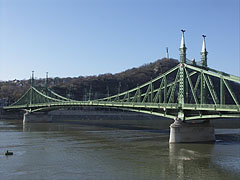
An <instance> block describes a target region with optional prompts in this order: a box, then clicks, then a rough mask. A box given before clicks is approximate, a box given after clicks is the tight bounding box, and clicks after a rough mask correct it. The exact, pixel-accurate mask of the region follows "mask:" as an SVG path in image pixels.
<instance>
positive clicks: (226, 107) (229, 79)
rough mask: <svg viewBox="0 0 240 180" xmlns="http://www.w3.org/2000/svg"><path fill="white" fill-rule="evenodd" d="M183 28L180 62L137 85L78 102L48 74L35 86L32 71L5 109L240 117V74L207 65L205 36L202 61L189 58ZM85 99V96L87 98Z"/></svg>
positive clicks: (178, 117) (192, 117) (171, 116)
mask: <svg viewBox="0 0 240 180" xmlns="http://www.w3.org/2000/svg"><path fill="white" fill-rule="evenodd" d="M184 32H185V31H182V41H181V46H180V63H179V64H178V65H177V66H176V67H174V68H172V69H170V70H169V71H167V72H165V73H164V74H161V75H159V76H158V77H156V78H154V79H151V80H150V81H149V82H146V83H144V84H142V85H138V86H137V87H136V88H133V89H130V90H128V91H125V92H120V85H119V88H118V94H116V95H113V96H109V88H108V87H107V97H106V98H102V99H96V100H91V89H92V88H91V87H90V89H89V93H88V94H89V95H88V97H89V98H88V101H86V100H85V101H76V100H72V99H69V98H66V97H63V96H60V95H58V94H56V93H55V92H53V91H51V90H50V89H49V88H48V75H46V82H45V87H38V88H36V87H34V75H33V74H32V78H31V79H32V80H31V87H30V88H29V89H28V90H27V92H26V93H25V94H24V95H23V96H22V97H21V98H19V100H17V101H16V102H15V103H13V104H12V105H10V106H6V107H4V109H6V110H13V109H15V110H16V109H19V110H25V111H31V112H37V111H51V110H54V109H59V108H64V107H73V106H100V107H109V108H118V109H124V110H129V111H134V112H142V113H147V114H153V115H158V116H163V117H167V118H171V119H176V118H177V119H180V120H182V121H187V120H196V119H213V118H240V105H239V103H240V95H239V92H236V87H237V88H240V77H237V76H233V75H229V74H226V73H224V72H221V71H217V70H214V69H211V68H209V67H207V51H206V44H205V36H203V39H204V40H203V48H202V51H201V55H202V57H201V63H198V62H195V61H194V62H192V61H189V60H187V58H186V49H187V48H186V46H185V39H184ZM85 99H86V98H85Z"/></svg>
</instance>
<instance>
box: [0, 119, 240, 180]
mask: <svg viewBox="0 0 240 180" xmlns="http://www.w3.org/2000/svg"><path fill="white" fill-rule="evenodd" d="M216 133H217V142H216V143H215V144H169V143H168V138H169V130H168V129H163V130H159V129H158V130H154V129H152V130H150V129H122V128H117V127H114V128H113V127H103V126H101V127H98V126H86V125H80V124H66V123H59V124H58V123H48V124H47V123H45V124H44V123H32V124H26V125H23V124H22V122H21V121H19V120H0V179H1V180H15V179H16V180H21V179H23V180H32V179H46V180H50V179H51V180H61V179H63V180H70V179H81V180H85V179H86V180H95V179H96V180H141V179H143V180H145V179H146V180H154V179H156V180H157V179H169V180H176V179H180V180H185V179H191V180H192V179H193V180H195V179H196V180H198V179H199V180H202V179H212V180H215V179H216V180H221V179H226V180H231V179H232V180H237V179H240V139H239V137H240V130H239V129H231V130H230V129H223V130H216ZM7 150H10V151H12V152H13V153H14V155H13V156H5V155H4V153H5V152H6V151H7Z"/></svg>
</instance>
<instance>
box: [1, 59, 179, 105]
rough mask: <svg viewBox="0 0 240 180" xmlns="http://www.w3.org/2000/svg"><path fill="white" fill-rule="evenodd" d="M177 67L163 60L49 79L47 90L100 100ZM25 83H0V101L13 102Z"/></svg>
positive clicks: (27, 85) (25, 86)
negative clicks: (87, 74) (114, 71)
mask: <svg viewBox="0 0 240 180" xmlns="http://www.w3.org/2000/svg"><path fill="white" fill-rule="evenodd" d="M177 64H178V61H177V60H175V59H166V58H163V59H159V60H157V61H155V62H153V63H149V64H145V65H142V66H140V67H138V68H132V69H128V70H126V71H123V72H120V73H116V74H111V73H107V74H100V75H98V76H79V77H75V78H70V77H68V78H58V77H56V78H50V79H49V87H50V88H51V89H52V90H53V91H55V92H56V93H58V94H60V95H62V96H65V97H69V98H72V99H75V100H88V99H89V98H90V99H96V98H102V97H106V96H107V95H114V94H117V93H118V92H119V91H120V92H123V91H126V90H129V89H131V88H134V87H136V86H137V85H141V84H143V83H145V82H147V81H149V80H151V79H153V78H155V77H157V76H159V75H160V74H162V73H164V72H166V71H168V70H169V69H171V68H172V67H174V66H176V65H177ZM44 83H45V79H37V80H35V86H43V85H44ZM29 84H30V83H29V80H14V81H7V82H0V99H5V100H7V101H8V102H10V103H11V102H14V101H15V100H17V99H18V98H19V97H20V96H21V95H22V94H23V93H24V92H25V91H26V90H27V89H28V88H29Z"/></svg>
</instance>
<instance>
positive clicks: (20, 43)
mask: <svg viewBox="0 0 240 180" xmlns="http://www.w3.org/2000/svg"><path fill="white" fill-rule="evenodd" d="M239 3H240V1H239V0H0V80H13V79H28V78H29V77H30V75H31V71H32V70H34V71H35V76H36V77H37V78H44V77H45V73H46V72H49V75H50V77H77V76H81V75H83V76H87V75H98V74H103V73H116V72H121V71H124V70H126V69H129V68H132V67H138V66H140V65H143V64H146V63H150V62H154V61H155V60H157V59H160V58H163V57H164V56H165V48H166V47H168V48H169V55H170V57H171V58H176V59H179V46H180V40H181V31H180V30H181V29H186V34H185V38H186V39H185V42H186V46H187V48H188V49H187V58H188V59H193V58H195V59H196V60H197V61H198V60H200V57H201V56H200V51H201V46H202V34H206V35H207V37H206V43H207V51H208V52H209V54H208V65H209V66H210V67H211V68H214V69H217V70H221V71H224V72H226V73H230V74H233V75H237V76H240V57H239V56H240V55H239V54H240V53H239V49H240V47H239V46H240V45H239V44H240V42H239V41H240V37H239V34H240V30H239V21H240V20H239V18H240V13H239V9H240V4H239Z"/></svg>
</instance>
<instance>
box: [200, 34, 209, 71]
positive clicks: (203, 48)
mask: <svg viewBox="0 0 240 180" xmlns="http://www.w3.org/2000/svg"><path fill="white" fill-rule="evenodd" d="M202 37H203V44H202V51H201V55H202V58H201V64H202V66H203V67H207V54H208V52H207V49H206V41H205V38H206V35H202Z"/></svg>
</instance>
